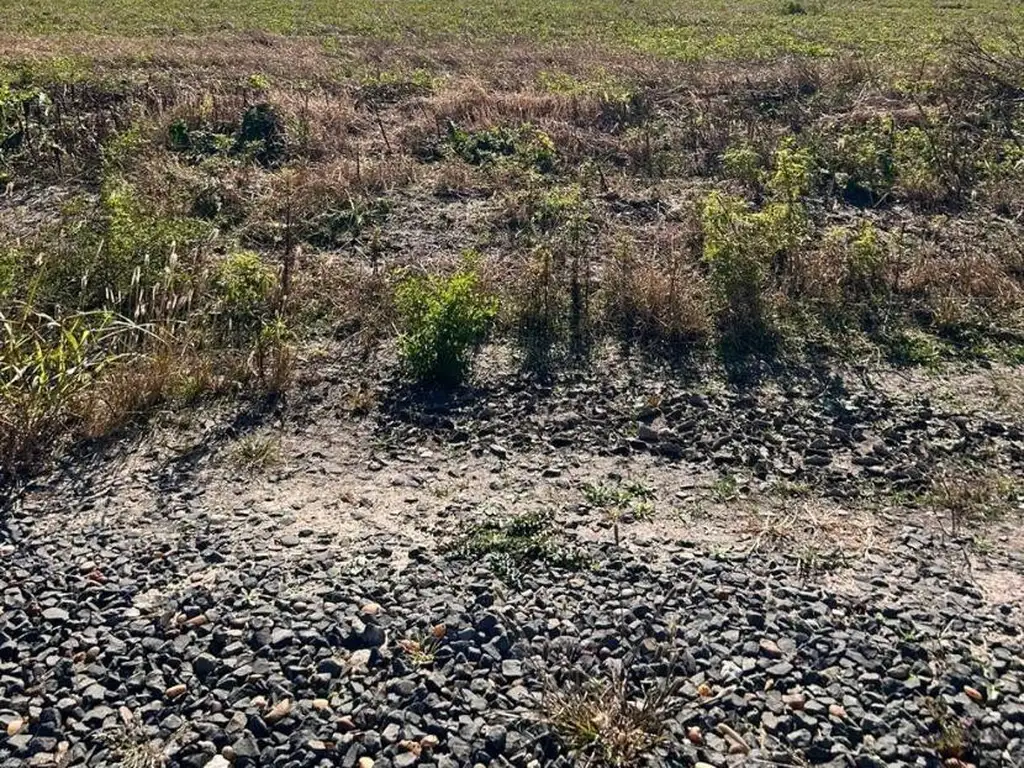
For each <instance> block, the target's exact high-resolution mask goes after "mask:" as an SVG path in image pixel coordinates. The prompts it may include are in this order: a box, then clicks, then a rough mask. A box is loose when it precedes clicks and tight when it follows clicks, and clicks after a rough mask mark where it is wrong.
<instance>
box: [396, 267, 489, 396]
mask: <svg viewBox="0 0 1024 768" xmlns="http://www.w3.org/2000/svg"><path fill="white" fill-rule="evenodd" d="M395 304H396V307H397V309H398V314H399V317H400V318H401V321H402V335H401V336H400V337H399V349H400V352H401V355H402V360H403V363H404V365H405V367H406V370H407V371H408V373H409V374H410V375H411V376H412V377H413V378H414V379H416V380H417V381H420V382H423V383H434V384H439V385H442V386H451V385H454V384H458V383H460V382H462V381H463V380H464V379H465V377H466V375H467V373H468V372H469V367H470V363H471V362H472V355H473V353H474V352H475V351H476V349H477V348H478V347H479V346H480V344H481V343H483V341H484V339H485V338H486V336H487V333H488V331H489V330H490V328H491V324H492V323H493V321H494V318H495V316H496V315H497V312H498V302H497V299H496V298H495V297H493V296H491V295H489V294H487V293H486V292H484V291H483V290H482V289H481V288H480V285H479V278H478V276H477V273H476V271H475V270H474V268H473V267H472V265H471V264H467V265H466V266H464V267H463V268H462V269H461V270H459V271H458V272H456V273H455V274H454V275H452V276H450V277H442V276H438V275H434V276H430V277H409V278H406V279H405V280H404V281H403V282H402V283H401V284H400V285H399V286H398V289H397V291H396V294H395Z"/></svg>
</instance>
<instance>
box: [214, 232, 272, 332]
mask: <svg viewBox="0 0 1024 768" xmlns="http://www.w3.org/2000/svg"><path fill="white" fill-rule="evenodd" d="M212 288H213V295H214V309H213V316H214V318H216V321H215V324H216V325H217V326H219V327H220V328H221V329H222V330H223V331H225V332H226V333H227V334H228V335H229V336H230V337H231V338H233V339H234V340H240V341H249V340H252V339H253V338H255V337H256V336H258V335H259V334H260V333H261V332H262V330H263V328H264V326H265V325H266V324H267V323H268V322H269V321H270V319H271V317H272V315H273V310H272V308H271V300H272V298H273V295H274V293H275V292H276V289H277V273H276V271H275V270H274V269H272V268H271V267H269V266H267V265H266V264H264V263H263V260H262V259H261V258H260V256H259V254H256V253H253V252H252V251H239V252H237V253H233V254H231V255H230V256H228V257H227V258H225V259H224V260H222V261H221V262H220V263H218V264H217V266H216V269H215V270H214V274H213V280H212Z"/></svg>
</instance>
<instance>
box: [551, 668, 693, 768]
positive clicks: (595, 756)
mask: <svg viewBox="0 0 1024 768" xmlns="http://www.w3.org/2000/svg"><path fill="white" fill-rule="evenodd" d="M680 686H681V681H675V682H673V681H672V680H665V681H662V682H661V683H659V684H658V685H657V687H656V688H655V689H654V690H651V691H647V692H644V693H638V692H634V691H630V689H629V685H628V683H627V680H626V676H625V674H623V673H618V674H616V675H614V676H612V677H611V678H610V679H608V680H596V679H592V680H586V681H584V682H579V683H574V684H571V685H568V686H566V687H563V688H561V689H559V690H555V691H552V692H551V693H549V694H548V695H547V697H546V698H545V701H544V707H545V711H546V712H547V713H548V715H547V716H548V718H549V720H550V722H551V724H552V725H553V726H554V728H555V729H556V730H557V731H558V733H560V734H561V735H562V737H563V738H564V739H565V740H566V742H567V744H568V746H569V748H570V749H571V750H572V752H573V754H574V755H575V757H576V759H577V760H579V761H580V764H581V765H595V766H616V767H619V766H635V765H638V764H639V762H640V760H641V758H642V757H643V756H644V755H645V754H647V753H648V752H650V750H651V749H652V748H654V747H655V746H657V745H658V744H659V743H660V742H661V741H662V740H663V739H664V738H665V721H666V719H667V718H668V717H670V716H671V714H672V711H673V708H674V706H675V705H676V701H675V698H676V694H677V691H678V688H679V687H680Z"/></svg>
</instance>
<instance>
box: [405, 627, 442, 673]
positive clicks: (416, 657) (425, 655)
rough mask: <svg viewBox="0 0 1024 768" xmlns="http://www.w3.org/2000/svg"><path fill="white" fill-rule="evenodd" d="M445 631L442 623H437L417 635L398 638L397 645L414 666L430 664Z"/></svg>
mask: <svg viewBox="0 0 1024 768" xmlns="http://www.w3.org/2000/svg"><path fill="white" fill-rule="evenodd" d="M446 631H447V629H446V627H445V625H444V624H437V625H435V626H434V627H431V629H430V631H428V632H424V633H422V634H421V635H419V636H417V637H414V638H404V639H402V640H399V641H398V647H399V648H401V649H402V651H403V652H404V653H405V655H406V656H407V657H408V658H409V660H410V661H411V662H412V663H413V664H415V665H416V666H418V667H426V666H430V665H431V664H433V663H434V656H435V655H436V654H437V649H438V648H439V647H440V645H441V641H442V640H443V639H444V636H445V632H446Z"/></svg>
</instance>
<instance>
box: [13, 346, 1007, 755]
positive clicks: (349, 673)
mask: <svg viewBox="0 0 1024 768" xmlns="http://www.w3.org/2000/svg"><path fill="white" fill-rule="evenodd" d="M311 369H316V374H315V375H313V374H312V373H307V374H306V375H305V377H304V378H303V379H302V380H301V381H300V384H299V386H298V387H297V389H296V394H294V395H292V396H291V397H290V399H289V401H288V402H287V403H284V404H282V403H278V404H276V405H274V406H273V407H271V408H262V409H259V410H258V411H254V412H248V413H239V412H238V411H237V410H229V409H227V407H224V406H222V407H221V409H220V410H216V409H209V410H207V411H203V412H201V413H199V414H198V415H197V413H192V414H189V415H184V414H178V415H174V414H167V415H166V417H165V418H163V419H162V420H160V421H159V422H158V423H155V424H154V425H152V426H151V428H150V429H148V430H147V431H146V432H145V433H144V434H140V435H138V436H137V437H135V438H134V439H132V440H125V441H122V442H121V443H119V444H117V445H116V446H112V447H108V448H106V449H101V450H97V451H93V452H91V453H89V454H87V455H80V456H78V457H77V458H76V459H75V460H73V461H68V462H66V464H65V465H64V466H62V467H59V468H58V469H57V470H56V471H55V472H54V473H53V474H52V475H50V476H47V477H42V478H39V479H37V480H36V481H35V482H34V483H32V484H31V485H29V486H28V487H26V488H25V489H23V490H22V492H21V493H20V494H19V495H18V497H17V499H16V500H15V501H13V502H12V503H11V504H10V505H9V506H8V509H7V510H6V513H5V523H4V527H3V533H2V534H0V536H2V538H0V555H2V561H3V563H4V568H3V569H2V571H0V587H2V589H3V597H4V599H3V609H2V614H0V724H2V725H3V727H4V728H5V729H6V733H7V736H6V737H5V738H4V740H2V741H0V766H4V767H5V768H6V766H12V767H13V766H22V765H30V766H52V765H79V764H80V765H128V766H156V765H161V764H166V765H181V766H197V767H198V768H201V767H203V766H211V767H216V766H226V765H228V764H234V765H239V766H247V765H248V766H252V765H273V766H300V765H301V766H307V765H308V766H318V765H322V766H331V765H342V766H359V768H366V767H367V766H370V765H374V766H378V767H380V766H411V765H423V766H431V765H433V766H462V765H466V766H471V765H476V764H480V765H496V766H500V765H519V766H527V765H535V766H540V765H572V764H585V763H586V762H587V761H588V760H589V759H590V758H592V757H594V756H595V754H596V755H597V756H598V757H602V756H603V757H604V758H606V759H607V758H614V757H615V756H616V755H621V754H625V752H624V751H623V750H626V749H627V747H631V745H635V746H637V748H638V749H639V748H640V747H643V748H644V749H643V753H644V754H643V756H642V757H635V758H633V757H630V758H629V759H626V760H624V761H623V764H627V765H636V764H647V763H650V764H656V765H682V766H691V765H699V764H705V765H712V766H720V765H734V764H751V765H806V764H813V765H832V766H898V765H907V766H909V765H921V766H927V765H941V764H945V765H950V766H953V765H961V764H976V765H979V766H1015V765H1024V704H1022V703H1021V701H1022V698H1024V692H1022V685H1024V655H1022V653H1021V651H1022V648H1021V646H1022V640H1021V634H1020V633H1021V629H1022V627H1024V614H1022V608H1021V606H1022V604H1024V546H1022V544H1021V541H1020V536H1019V534H1018V530H1019V528H1020V517H1019V510H1016V511H1015V510H1013V509H1012V505H1011V508H1010V509H1009V510H1008V511H1004V514H1003V516H1002V517H1001V518H1000V519H997V520H991V521H983V520H977V519H974V518H973V517H972V518H971V519H967V518H966V516H965V517H964V519H957V518H956V515H958V514H961V513H963V510H962V509H960V508H959V507H957V506H956V505H955V504H953V503H951V502H950V499H946V500H945V502H946V503H944V502H943V500H942V499H940V498H938V497H937V496H936V495H935V492H934V486H933V485H930V484H929V478H930V477H932V476H933V473H932V470H934V468H935V467H937V466H945V465H947V464H948V465H949V466H953V467H957V468H958V470H959V471H966V470H964V467H965V466H966V465H965V464H964V462H965V461H967V460H969V461H970V462H971V465H970V466H972V467H973V466H975V464H977V465H978V466H983V467H984V468H985V471H986V472H987V473H988V475H987V476H994V475H995V476H999V477H1006V478H1012V477H1014V476H1016V475H1019V473H1020V471H1021V464H1022V462H1024V439H1022V432H1021V424H1022V421H1021V417H1020V413H1019V412H1018V411H1017V403H1019V402H1022V401H1021V400H1020V399H1018V397H1017V395H1019V391H1017V390H1015V389H1013V387H1014V386H1016V385H1015V384H1014V383H1013V382H1014V378H1013V373H1014V372H1013V371H1009V372H1006V371H998V370H982V371H980V372H979V371H971V372H967V373H961V374H957V375H956V376H944V377H920V376H919V377H915V378H908V377H906V376H898V375H895V374H886V375H882V374H877V375H873V376H871V377H868V378H866V377H863V376H842V377H831V376H830V377H824V378H818V379H813V378H804V379H794V380H793V381H788V382H786V381H784V382H781V383H780V380H778V379H774V380H772V383H771V384H770V385H769V384H765V385H762V386H758V387H755V388H752V389H746V390H737V389H734V388H729V387H726V386H724V385H722V386H713V387H712V386H708V385H707V384H703V383H697V382H682V381H680V380H679V379H678V378H677V377H676V378H673V377H667V376H665V375H660V374H659V375H655V374H654V373H652V372H651V371H650V370H644V369H640V368H638V369H635V370H631V369H627V368H624V367H620V368H617V369H616V373H615V374H614V375H612V374H611V373H609V372H608V371H603V372H602V371H596V372H594V371H592V372H590V373H587V374H583V373H580V374H571V375H570V374H567V375H563V376H561V377H560V378H559V379H558V380H557V381H554V382H552V383H551V384H536V383H530V382H527V381H526V380H523V379H520V378H517V377H515V376H510V375H508V374H507V372H503V371H502V369H501V368H500V366H498V365H495V366H494V367H493V368H489V367H487V366H485V367H484V369H483V371H482V376H481V377H480V381H481V383H480V385H479V387H478V388H477V389H476V390H475V391H473V392H467V393H464V394H463V395H461V396H458V397H456V398H455V399H454V400H448V401H446V402H438V401H424V400H423V399H422V398H416V397H413V396H412V395H411V394H409V393H402V392H400V391H399V390H396V388H395V387H394V386H393V382H389V381H388V380H386V378H382V379H380V380H371V381H367V380H365V379H363V378H361V377H360V376H358V375H357V374H356V373H353V371H355V370H357V369H356V368H354V367H353V366H349V365H346V364H341V363H338V364H334V365H327V364H323V365H319V364H318V365H314V366H311ZM1001 377H1005V378H1001ZM929 489H930V490H929ZM965 509H966V508H965ZM968 511H969V510H968ZM521 513H545V515H547V517H545V518H544V519H545V520H548V521H549V522H548V523H547V525H548V526H549V529H550V535H549V537H548V538H545V547H546V548H545V549H544V550H543V552H542V554H545V555H549V554H550V553H551V552H555V553H557V554H560V555H561V554H564V553H571V557H555V558H552V557H547V556H541V557H539V558H538V559H536V560H513V561H509V560H508V559H507V558H506V559H504V560H503V559H502V558H501V556H500V555H499V554H493V555H482V554H479V553H474V552H472V551H468V550H467V549H466V548H461V549H459V548H455V549H453V548H451V547H450V546H448V545H450V544H451V543H452V541H453V540H454V539H455V538H456V537H457V534H458V532H459V531H460V530H463V529H464V528H465V526H467V525H470V524H472V523H474V522H479V521H481V520H490V519H505V518H508V517H509V516H512V515H517V514H521ZM954 525H955V526H956V529H955V530H954V529H953V527H954ZM546 535H547V534H546ZM467 555H468V556H467ZM562 560H568V561H570V562H571V563H572V564H573V566H574V567H560V566H558V565H555V564H553V563H552V561H554V562H559V561H562ZM620 686H622V687H621V688H620ZM619 690H624V691H626V694H625V698H627V699H629V700H630V701H632V702H633V703H634V704H635V705H636V707H635V708H634V709H635V710H639V709H640V708H641V707H643V706H644V705H646V709H643V712H644V716H643V717H639V716H637V717H634V718H633V719H632V720H631V721H630V722H629V723H625V724H624V723H623V721H622V719H621V718H620V719H616V718H615V717H613V716H612V714H613V712H614V707H613V706H612V705H610V704H609V703H608V702H609V701H614V700H615V697H614V696H610V695H606V696H604V697H603V698H601V699H600V700H601V701H602V702H604V707H603V709H602V711H603V712H604V715H602V716H600V717H592V716H586V717H584V716H581V715H580V714H579V713H580V711H582V709H581V707H580V706H575V707H574V706H572V705H574V704H576V705H578V704H579V703H580V702H592V701H594V700H597V699H598V698H599V697H597V695H596V693H595V692H597V691H603V692H605V693H606V694H607V692H608V691H619ZM620 698H621V697H620ZM570 711H571V712H573V713H575V714H574V715H573V716H572V717H570V716H568V715H567V713H568V712H570ZM567 721H571V722H574V723H575V726H569V725H567ZM631 724H632V726H635V727H632V726H631ZM588 739H589V740H590V741H591V744H590V747H589V750H588V749H582V750H581V749H580V747H582V746H583V742H584V741H587V740H588ZM607 745H617V746H614V748H613V747H609V746H607Z"/></svg>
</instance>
